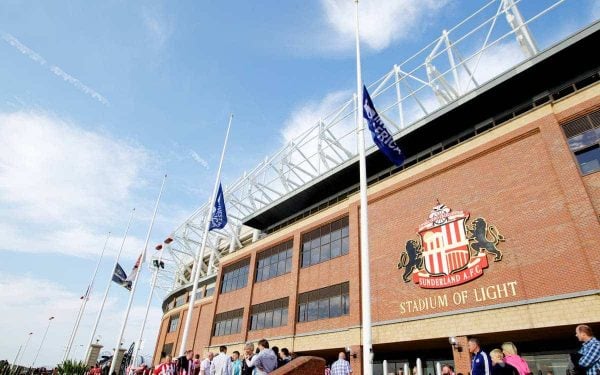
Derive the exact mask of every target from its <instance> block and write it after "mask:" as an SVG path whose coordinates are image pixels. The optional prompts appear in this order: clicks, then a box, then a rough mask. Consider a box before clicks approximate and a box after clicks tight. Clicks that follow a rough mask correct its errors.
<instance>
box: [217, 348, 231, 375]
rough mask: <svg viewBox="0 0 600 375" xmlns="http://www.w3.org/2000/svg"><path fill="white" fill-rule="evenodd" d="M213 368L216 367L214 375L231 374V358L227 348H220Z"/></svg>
mask: <svg viewBox="0 0 600 375" xmlns="http://www.w3.org/2000/svg"><path fill="white" fill-rule="evenodd" d="M213 366H214V367H215V372H214V375H230V374H231V358H230V357H229V356H228V355H227V347H226V346H224V345H222V346H220V347H219V354H217V355H216V356H215V357H214V358H213Z"/></svg>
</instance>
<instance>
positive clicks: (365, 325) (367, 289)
mask: <svg viewBox="0 0 600 375" xmlns="http://www.w3.org/2000/svg"><path fill="white" fill-rule="evenodd" d="M354 2H355V4H356V9H355V14H356V29H355V34H356V35H355V37H356V97H357V102H356V103H357V106H356V111H357V113H356V131H357V141H358V155H359V158H358V160H359V172H360V282H361V293H360V297H361V309H362V363H363V372H362V373H363V374H365V375H372V374H373V368H372V366H371V362H372V358H371V356H372V354H373V349H372V342H371V275H370V269H369V216H368V211H367V210H368V199H367V163H366V155H365V122H364V120H363V114H362V108H363V83H362V76H361V75H362V72H361V66H360V35H359V29H358V0H354Z"/></svg>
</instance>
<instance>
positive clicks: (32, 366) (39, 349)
mask: <svg viewBox="0 0 600 375" xmlns="http://www.w3.org/2000/svg"><path fill="white" fill-rule="evenodd" d="M53 319H54V317H53V316H51V317H50V318H49V319H48V326H47V327H46V332H44V336H43V337H42V342H40V347H39V348H38V351H37V353H35V357H34V358H33V362H31V368H35V367H34V366H35V361H37V358H38V355H40V351H41V350H42V346H43V345H44V341H46V335H47V334H48V330H49V329H50V323H52V320H53Z"/></svg>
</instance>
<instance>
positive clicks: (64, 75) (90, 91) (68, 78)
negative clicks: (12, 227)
mask: <svg viewBox="0 0 600 375" xmlns="http://www.w3.org/2000/svg"><path fill="white" fill-rule="evenodd" d="M50 71H51V72H52V73H54V74H55V75H56V76H58V77H60V78H62V79H63V80H64V81H65V82H68V83H70V84H71V85H73V86H75V88H76V89H77V90H79V91H81V92H83V93H84V94H87V95H89V96H91V97H92V98H94V99H96V100H97V101H99V102H100V103H102V104H104V105H109V103H108V100H106V98H105V97H104V96H102V95H101V94H99V93H98V92H97V91H96V90H94V89H92V88H90V87H89V86H86V85H85V84H83V83H82V82H81V81H80V80H78V79H77V78H75V77H73V76H72V75H70V74H69V73H67V72H65V71H64V70H62V69H61V68H59V67H58V66H56V65H54V66H52V67H51V68H50Z"/></svg>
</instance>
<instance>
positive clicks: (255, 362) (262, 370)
mask: <svg viewBox="0 0 600 375" xmlns="http://www.w3.org/2000/svg"><path fill="white" fill-rule="evenodd" d="M258 349H259V350H260V351H259V353H258V354H257V355H255V356H253V357H252V358H251V359H248V358H246V364H247V365H248V367H251V366H254V367H255V368H256V372H255V374H256V375H267V374H268V373H269V372H271V371H273V370H275V369H276V368H277V356H276V355H275V353H274V352H273V350H271V349H269V342H268V341H267V340H266V339H262V340H260V341H259V342H258Z"/></svg>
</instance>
